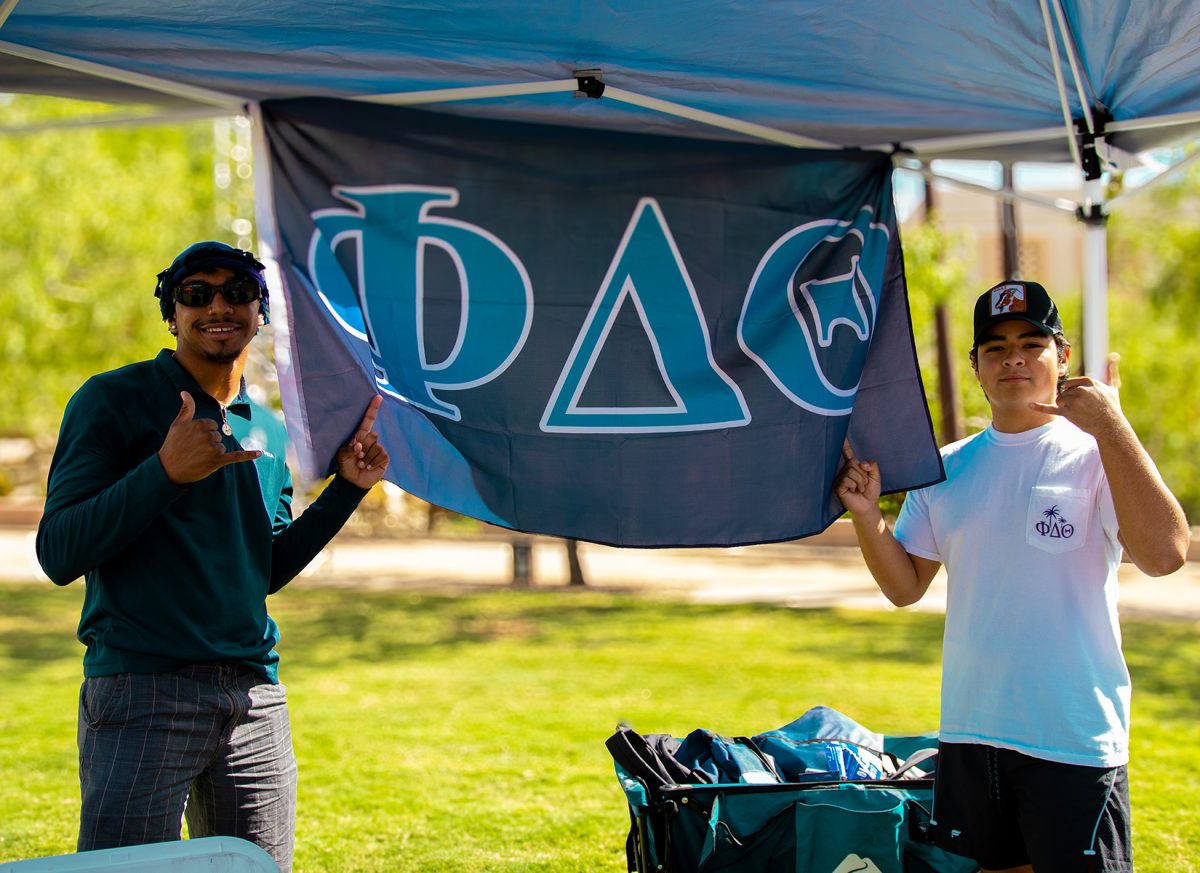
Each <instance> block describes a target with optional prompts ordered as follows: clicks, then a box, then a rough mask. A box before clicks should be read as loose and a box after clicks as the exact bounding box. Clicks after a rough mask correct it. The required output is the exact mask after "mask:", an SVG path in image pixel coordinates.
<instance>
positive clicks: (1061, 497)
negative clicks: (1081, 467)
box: [1025, 485, 1092, 554]
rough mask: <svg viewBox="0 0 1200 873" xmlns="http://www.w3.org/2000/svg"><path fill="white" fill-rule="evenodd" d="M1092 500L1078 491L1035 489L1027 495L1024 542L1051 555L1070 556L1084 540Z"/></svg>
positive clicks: (1059, 488) (1041, 487) (1050, 486)
mask: <svg viewBox="0 0 1200 873" xmlns="http://www.w3.org/2000/svg"><path fill="white" fill-rule="evenodd" d="M1091 507H1092V496H1091V494H1090V493H1089V492H1087V491H1085V490H1083V489H1081V488H1064V487H1062V486H1058V485H1035V486H1034V488H1033V492H1032V493H1031V494H1030V495H1029V512H1028V514H1027V517H1026V519H1025V542H1027V543H1029V545H1031V546H1035V547H1036V548H1039V549H1041V550H1042V551H1044V552H1051V553H1052V554H1062V553H1063V552H1072V551H1074V550H1075V549H1077V548H1079V547H1080V546H1082V545H1083V541H1084V540H1085V539H1087V532H1088V518H1089V517H1090V516H1091Z"/></svg>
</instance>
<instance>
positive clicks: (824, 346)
mask: <svg viewBox="0 0 1200 873" xmlns="http://www.w3.org/2000/svg"><path fill="white" fill-rule="evenodd" d="M263 114H264V119H265V124H266V130H267V135H268V140H269V143H270V148H271V159H272V160H271V163H272V169H271V173H272V178H271V181H272V184H273V188H274V205H275V213H276V217H277V221H278V225H279V237H280V248H281V251H280V252H278V256H279V261H280V267H281V270H282V275H283V281H284V289H285V302H286V310H287V311H286V317H285V318H283V319H279V318H277V319H276V323H277V330H279V332H280V337H279V340H280V342H279V347H278V353H277V362H278V364H279V368H280V374H281V383H282V385H283V393H284V408H285V414H286V416H287V419H288V425H289V430H290V432H291V434H292V438H293V440H294V442H295V443H296V445H297V449H298V451H299V455H300V461H301V467H302V472H303V473H305V474H307V475H310V476H312V475H320V474H324V473H325V472H326V471H328V470H329V469H331V468H330V464H331V459H332V458H333V455H334V453H335V451H336V450H337V447H338V446H339V445H341V444H342V443H343V442H344V441H345V440H346V439H347V438H348V437H349V435H350V434H351V433H352V432H353V430H354V427H355V425H356V424H357V422H358V420H359V418H360V417H361V415H362V411H363V409H364V408H365V407H366V405H367V402H368V400H369V399H370V398H371V396H372V395H373V394H375V393H380V394H382V395H383V397H384V404H383V408H382V409H381V411H380V415H379V420H378V425H377V429H378V430H379V433H380V437H381V440H382V441H383V443H384V445H385V446H386V447H387V449H388V451H389V452H390V454H391V457H392V461H391V466H390V468H389V470H388V478H389V479H390V480H391V481H393V482H395V483H396V484H397V485H399V486H400V487H401V488H403V489H404V490H406V491H408V492H410V493H412V494H415V495H417V496H418V497H421V498H424V499H425V500H428V501H430V502H432V503H435V504H438V505H440V506H444V507H447V508H449V509H452V510H455V511H458V512H462V513H466V514H467V515H471V516H474V517H476V518H479V519H483V520H484V521H488V522H491V523H492V524H496V525H501V526H504V527H508V528H515V529H519V530H524V531H533V532H540V533H549V534H557V535H561V536H567V537H576V538H579V539H585V540H593V541H596V542H603V543H612V544H616V545H625V546H675V545H680V546H696V545H734V544H741V543H755V542H768V541H774V540H783V539H791V538H795V537H800V536H805V535H808V534H813V533H817V532H819V531H821V530H823V529H824V528H825V527H826V526H828V525H829V523H830V522H831V521H833V519H835V518H836V517H837V516H838V515H839V514H840V513H841V511H842V507H841V504H840V503H839V502H838V500H837V498H836V497H834V496H833V495H832V494H831V492H830V486H831V484H832V482H833V479H834V476H835V475H836V473H837V471H838V469H839V467H840V465H841V458H842V444H843V440H844V439H845V438H846V436H847V434H849V438H850V441H851V444H852V445H853V446H854V448H855V450H856V451H857V452H858V454H859V456H860V457H864V458H873V459H876V460H878V461H879V463H880V467H881V470H882V473H883V476H884V489H885V491H892V490H898V489H905V488H911V487H916V486H920V485H925V484H928V483H931V482H934V481H938V480H940V479H941V477H942V467H941V461H940V459H939V457H938V452H937V446H936V443H935V441H934V438H933V432H932V428H931V426H930V420H929V413H928V410H927V408H926V406H925V400H924V392H923V389H922V386H921V381H920V375H919V372H918V369H917V363H916V357H915V354H914V350H913V342H912V331H911V327H910V324H909V316H908V303H907V299H906V294H905V286H904V271H903V265H902V260H901V254H900V242H899V239H898V237H897V233H896V223H895V215H894V210H893V205H892V191H891V163H890V160H889V158H888V157H887V156H885V155H879V154H873V153H872V154H864V153H853V152H823V151H813V152H803V151H797V150H794V149H783V148H777V147H773V146H761V145H756V144H743V143H728V142H712V141H704V140H688V139H680V138H666V137H657V136H646V135H638V134H628V133H617V132H612V131H604V130H596V129H583V128H579V129H576V128H561V127H549V126H542V125H528V124H520V123H513V122H496V121H490V120H480V119H473V118H465V117H460V116H454V115H448V114H439V113H432V112H424V111H418V110H409V109H399V108H395V107H385V106H372V105H363V104H356V103H352V102H342V101H337V100H323V99H322V100H317V99H313V100H297V101H281V102H274V103H267V104H265V105H264V107H263Z"/></svg>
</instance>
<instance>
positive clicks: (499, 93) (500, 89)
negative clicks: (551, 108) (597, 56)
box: [349, 79, 579, 106]
mask: <svg viewBox="0 0 1200 873" xmlns="http://www.w3.org/2000/svg"><path fill="white" fill-rule="evenodd" d="M578 87H579V83H578V81H577V80H575V79H553V80H551V81H548V82H518V83H515V84H511V85H475V86H473V87H470V88H435V89H433V90H429V91H401V92H398V93H395V94H370V95H367V96H359V97H351V98H349V99H351V100H356V101H358V102H359V103H382V104H385V105H387V106H418V105H420V104H422V103H454V102H457V101H460V100H488V99H491V98H494V97H518V96H524V95H529V94H555V93H559V92H562V91H574V90H575V89H576V88H578Z"/></svg>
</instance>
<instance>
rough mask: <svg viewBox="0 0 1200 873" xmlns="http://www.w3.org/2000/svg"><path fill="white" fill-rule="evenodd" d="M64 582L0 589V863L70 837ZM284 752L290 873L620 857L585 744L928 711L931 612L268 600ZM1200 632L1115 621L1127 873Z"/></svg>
mask: <svg viewBox="0 0 1200 873" xmlns="http://www.w3.org/2000/svg"><path fill="white" fill-rule="evenodd" d="M81 595H82V587H81V586H79V585H74V586H71V587H70V588H68V589H65V590H61V589H54V588H53V587H52V586H50V585H49V584H46V585H44V586H32V585H6V586H3V587H0V786H3V787H2V788H0V861H7V860H13V859H17V858H26V857H35V856H40V855H49V854H58V853H63V852H69V851H72V849H73V845H74V837H75V826H76V815H77V811H78V786H77V782H76V760H75V747H74V744H75V703H76V696H77V693H78V683H79V678H80V675H81V673H80V658H81V655H82V648H81V647H80V646H79V644H78V643H77V642H75V639H74V627H75V622H76V619H77V617H78V609H79V602H80V598H81ZM272 613H273V614H274V615H275V617H276V618H277V619H278V621H279V623H280V625H281V626H282V628H283V634H284V639H283V644H282V645H281V647H280V648H281V653H282V656H283V664H282V670H281V675H282V677H283V679H284V681H285V682H286V683H287V685H288V689H289V691H288V694H289V698H290V700H291V708H292V723H293V731H294V735H295V743H296V752H297V755H298V757H299V759H300V773H301V782H300V812H299V822H298V826H297V846H296V866H297V870H299V871H367V870H381V871H382V870H386V871H408V870H412V871H416V870H420V871H455V873H461V871H497V870H513V871H516V870H521V871H524V870H529V871H555V873H563V871H590V870H598V871H600V870H602V871H613V873H615V871H622V870H624V869H625V868H624V851H623V849H624V840H625V832H626V830H627V828H628V817H627V814H626V811H625V805H624V798H623V795H622V794H621V792H620V790H619V788H618V786H617V782H616V779H615V778H614V776H613V772H612V763H611V759H610V758H609V756H608V753H607V751H606V750H605V748H604V745H603V743H604V740H605V738H606V737H608V735H609V734H610V733H611V732H612V730H613V728H614V727H615V725H616V724H617V722H618V721H621V720H625V721H628V722H630V723H631V724H632V725H633V726H634V727H635V728H638V729H640V730H642V731H643V732H671V733H674V734H676V735H682V734H684V733H687V732H688V731H690V730H692V729H693V728H696V727H709V728H712V729H714V730H716V731H718V732H721V733H724V734H727V735H729V734H749V733H755V732H757V731H760V730H765V729H768V728H772V727H778V726H780V725H782V724H784V723H786V722H787V721H790V720H791V719H792V718H794V717H796V716H797V715H799V714H800V713H802V712H803V711H804V710H806V709H808V708H809V707H810V706H813V705H816V704H827V705H830V706H833V707H836V708H837V709H840V710H842V711H843V712H845V713H847V714H849V715H851V716H853V717H854V718H856V719H858V720H859V721H860V722H862V723H864V724H865V725H867V726H868V727H871V728H873V729H876V730H882V731H885V732H888V733H917V732H924V731H926V730H930V729H933V728H935V727H936V725H937V696H938V677H939V666H938V661H939V654H940V647H941V632H942V621H941V617H940V616H936V615H929V614H922V613H914V614H907V613H883V612H880V613H868V612H841V611H829V610H811V611H799V610H791V609H785V608H780V607H767V606H733V607H730V606H696V605H687V604H682V603H676V602H663V601H658V600H651V599H645V598H636V597H631V596H622V595H612V594H603V593H597V592H568V591H561V590H560V591H553V592H546V591H540V592H539V591H533V592H517V591H490V592H483V593H478V594H470V595H464V596H457V597H444V596H432V595H420V594H413V593H408V592H364V591H352V590H345V589H338V590H333V589H315V588H312V587H310V586H309V585H306V584H304V583H301V584H298V585H296V586H295V587H294V588H291V589H287V590H285V591H284V592H283V594H281V595H280V596H278V597H276V598H273V600H272ZM1198 630H1200V627H1198V626H1197V625H1194V624H1185V623H1158V622H1129V623H1127V624H1126V628H1125V633H1126V652H1127V655H1128V659H1129V663H1130V667H1131V670H1132V671H1133V673H1134V689H1135V693H1134V741H1133V762H1132V764H1131V766H1130V780H1131V786H1132V793H1133V805H1134V832H1135V856H1136V858H1137V861H1138V869H1139V871H1159V870H1161V871H1186V870H1197V869H1200V867H1198V866H1197V860H1196V858H1197V857H1200V816H1197V814H1196V811H1197V810H1198V809H1200V633H1197V631H1198Z"/></svg>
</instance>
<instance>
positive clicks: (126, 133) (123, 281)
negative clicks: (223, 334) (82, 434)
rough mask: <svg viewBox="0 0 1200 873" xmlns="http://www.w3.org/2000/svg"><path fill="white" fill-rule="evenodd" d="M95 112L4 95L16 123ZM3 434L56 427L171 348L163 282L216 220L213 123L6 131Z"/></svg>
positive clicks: (2, 156)
mask: <svg viewBox="0 0 1200 873" xmlns="http://www.w3.org/2000/svg"><path fill="white" fill-rule="evenodd" d="M88 111H95V110H94V108H93V107H91V106H89V105H87V104H78V103H75V102H73V101H63V100H51V99H47V98H32V97H5V98H2V99H0V119H2V120H3V121H5V122H7V123H9V124H23V123H32V122H35V121H42V120H49V119H54V118H57V117H68V118H74V117H77V116H78V115H79V114H80V113H81V112H82V113H86V112H88ZM0 190H2V191H3V192H4V203H5V209H4V212H3V214H2V215H0V275H2V276H3V277H4V282H3V285H0V349H2V350H3V354H2V355H0V383H2V384H3V385H4V403H2V404H0V435H22V436H32V435H36V434H42V433H46V432H53V431H55V430H56V429H57V426H58V422H59V420H60V418H61V416H62V410H63V407H64V405H65V404H66V401H67V400H68V399H69V398H70V396H71V394H72V393H74V391H75V389H77V388H78V387H79V385H80V384H81V383H82V382H83V381H84V380H85V379H87V378H88V376H90V375H92V374H94V373H97V372H100V371H102V370H108V369H112V368H114V367H118V366H121V365H123V364H127V363H129V362H131V361H136V360H141V359H144V358H147V357H150V356H152V355H154V354H155V353H156V352H157V350H158V349H159V348H161V347H163V346H164V345H166V346H169V345H172V343H171V342H170V339H171V338H170V336H169V335H168V334H167V332H166V329H165V327H164V325H163V322H162V319H161V316H160V315H159V312H158V305H157V302H156V301H155V300H154V298H153V297H152V294H153V291H154V281H155V280H154V277H155V274H157V273H158V271H159V270H161V269H163V268H164V267H165V266H166V265H167V264H168V263H169V262H170V260H171V258H172V257H174V255H175V254H176V253H177V252H178V251H180V250H181V249H182V248H183V247H184V246H186V245H187V244H188V243H190V242H193V241H194V240H196V239H205V238H214V237H216V238H220V236H219V231H218V229H217V228H216V226H215V221H214V194H213V185H212V126H211V123H209V122H195V123H189V124H185V125H173V126H155V127H131V128H90V129H71V130H63V131H48V132H42V133H18V134H8V135H0Z"/></svg>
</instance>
